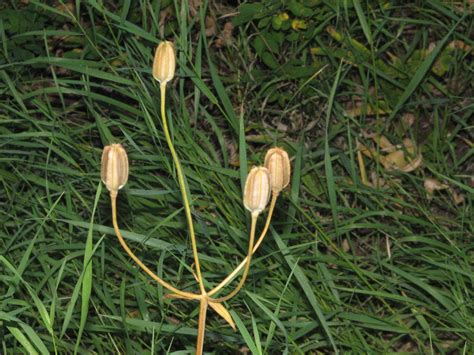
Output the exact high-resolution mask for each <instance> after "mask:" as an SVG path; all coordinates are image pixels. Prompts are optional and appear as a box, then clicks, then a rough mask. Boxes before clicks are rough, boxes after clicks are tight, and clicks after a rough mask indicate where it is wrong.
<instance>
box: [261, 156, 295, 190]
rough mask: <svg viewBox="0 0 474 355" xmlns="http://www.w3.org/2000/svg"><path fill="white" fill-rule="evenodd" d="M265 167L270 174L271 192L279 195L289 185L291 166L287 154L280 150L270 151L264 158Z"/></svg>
mask: <svg viewBox="0 0 474 355" xmlns="http://www.w3.org/2000/svg"><path fill="white" fill-rule="evenodd" d="M265 167H266V168H267V169H268V171H269V173H270V183H271V189H272V191H273V192H274V193H280V191H281V190H283V189H284V188H285V187H287V186H288V184H289V183H290V175H291V165H290V158H288V153H287V152H285V151H284V150H283V149H281V148H272V149H270V150H269V151H268V152H267V154H266V156H265Z"/></svg>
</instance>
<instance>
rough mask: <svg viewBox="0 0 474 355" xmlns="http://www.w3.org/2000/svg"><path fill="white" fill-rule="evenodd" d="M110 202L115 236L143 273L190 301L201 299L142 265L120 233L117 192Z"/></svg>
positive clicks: (199, 296) (111, 194) (112, 193)
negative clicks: (179, 288)
mask: <svg viewBox="0 0 474 355" xmlns="http://www.w3.org/2000/svg"><path fill="white" fill-rule="evenodd" d="M110 201H111V202H112V223H113V225H114V230H115V234H116V235H117V237H118V239H119V241H120V244H121V245H122V247H123V249H125V251H126V252H127V254H128V255H129V256H130V257H131V258H132V259H133V260H134V261H135V262H136V263H137V264H138V266H140V267H141V268H142V269H143V271H145V272H146V273H147V274H148V275H149V276H150V277H151V278H152V279H153V280H155V281H157V282H158V283H159V284H160V285H162V286H163V287H166V288H167V289H168V290H170V291H171V292H174V293H175V294H177V295H180V296H183V297H184V298H188V299H200V298H201V295H197V294H195V293H191V292H186V291H181V290H178V289H177V288H176V287H174V286H172V285H170V284H169V283H167V282H166V281H164V280H163V279H161V278H160V277H159V276H158V275H156V274H155V273H154V272H153V271H151V270H150V269H149V268H148V267H147V266H146V265H145V264H143V263H142V261H141V260H140V259H139V258H138V257H137V256H136V255H135V254H134V253H133V251H132V250H131V249H130V248H129V247H128V245H127V243H126V242H125V240H124V239H123V237H122V233H121V232H120V229H119V226H118V223H117V192H115V193H114V192H111V193H110Z"/></svg>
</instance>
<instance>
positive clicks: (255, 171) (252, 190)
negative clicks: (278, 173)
mask: <svg viewBox="0 0 474 355" xmlns="http://www.w3.org/2000/svg"><path fill="white" fill-rule="evenodd" d="M269 198H270V175H269V173H268V170H267V169H266V168H264V167H253V168H252V169H251V170H250V173H249V174H248V176H247V181H246V182H245V189H244V206H245V208H246V209H248V210H249V211H250V212H251V213H252V214H255V215H258V214H259V213H260V212H262V211H263V210H264V209H265V207H266V205H267V203H268V200H269Z"/></svg>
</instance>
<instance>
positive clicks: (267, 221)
mask: <svg viewBox="0 0 474 355" xmlns="http://www.w3.org/2000/svg"><path fill="white" fill-rule="evenodd" d="M278 195H279V194H278V192H274V193H273V195H272V201H271V203H270V208H269V210H268V215H267V220H266V221H265V226H264V227H263V230H262V233H261V234H260V237H259V238H258V240H257V242H256V243H255V246H254V247H253V250H252V255H253V254H255V252H256V251H257V249H258V247H259V246H260V244H262V242H263V239H264V238H265V236H266V234H267V232H268V228H269V227H270V221H271V219H272V215H273V210H274V209H275V204H276V200H277V198H278ZM247 258H248V257H245V259H244V260H242V262H241V263H240V264H239V266H237V267H236V268H235V269H234V271H232V272H231V273H230V274H229V276H227V277H226V278H225V279H224V280H223V281H222V282H221V283H220V284H219V285H217V286H216V287H214V288H213V289H212V290H211V291H209V292H208V293H207V294H208V295H209V296H212V295H214V294H216V293H217V292H219V290H220V289H221V288H223V287H224V286H226V285H227V284H228V283H229V282H230V281H231V280H232V279H233V278H234V277H235V275H237V274H238V273H239V271H240V270H242V268H243V267H244V266H245V265H246V263H247Z"/></svg>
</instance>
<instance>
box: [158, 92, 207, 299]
mask: <svg viewBox="0 0 474 355" xmlns="http://www.w3.org/2000/svg"><path fill="white" fill-rule="evenodd" d="M160 93H161V120H162V122H163V131H164V133H165V138H166V142H167V143H168V146H169V148H170V152H171V155H172V156H173V160H174V164H175V165H176V172H177V174H178V182H179V188H180V190H181V197H182V198H183V205H184V212H185V214H186V220H187V222H188V228H189V235H190V237H191V246H192V249H193V255H194V265H196V274H197V277H198V282H199V287H200V289H201V294H205V293H206V290H205V288H204V282H203V280H202V274H201V265H200V263H199V257H198V250H197V244H196V235H195V234H194V225H193V219H192V216H191V208H190V207H189V201H188V195H187V193H186V185H185V182H184V174H183V169H182V168H181V163H180V162H179V159H178V154H177V153H176V150H175V149H174V145H173V141H172V140H171V136H170V132H169V129H168V122H167V120H166V110H165V105H166V83H161V84H160Z"/></svg>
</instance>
